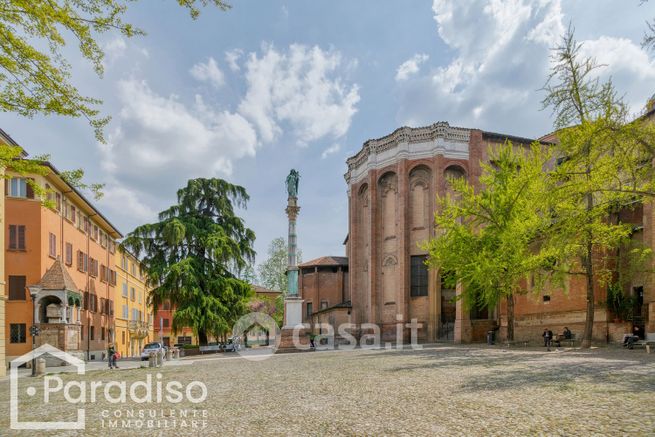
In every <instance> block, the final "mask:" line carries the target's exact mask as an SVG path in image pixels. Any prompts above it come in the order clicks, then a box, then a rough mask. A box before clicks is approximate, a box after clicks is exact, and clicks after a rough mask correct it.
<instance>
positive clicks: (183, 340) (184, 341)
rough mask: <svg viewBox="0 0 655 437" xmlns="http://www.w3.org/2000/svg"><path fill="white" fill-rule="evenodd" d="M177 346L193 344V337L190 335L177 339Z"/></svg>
mask: <svg viewBox="0 0 655 437" xmlns="http://www.w3.org/2000/svg"><path fill="white" fill-rule="evenodd" d="M177 344H191V337H190V336H188V335H185V336H182V337H177Z"/></svg>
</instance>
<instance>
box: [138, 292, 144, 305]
mask: <svg viewBox="0 0 655 437" xmlns="http://www.w3.org/2000/svg"><path fill="white" fill-rule="evenodd" d="M142 302H143V299H142V292H141V290H139V303H142Z"/></svg>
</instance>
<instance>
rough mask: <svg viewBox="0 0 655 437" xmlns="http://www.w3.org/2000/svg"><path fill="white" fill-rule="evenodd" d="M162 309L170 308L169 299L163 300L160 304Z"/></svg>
mask: <svg viewBox="0 0 655 437" xmlns="http://www.w3.org/2000/svg"><path fill="white" fill-rule="evenodd" d="M162 309H163V310H164V311H168V310H170V309H171V303H170V302H169V301H165V302H164V304H163V305H162Z"/></svg>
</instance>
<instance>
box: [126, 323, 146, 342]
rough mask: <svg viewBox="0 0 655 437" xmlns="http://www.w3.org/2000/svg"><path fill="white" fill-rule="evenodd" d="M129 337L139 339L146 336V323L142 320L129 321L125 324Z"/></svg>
mask: <svg viewBox="0 0 655 437" xmlns="http://www.w3.org/2000/svg"><path fill="white" fill-rule="evenodd" d="M127 330H128V331H129V332H130V337H133V338H137V339H141V338H145V337H147V336H148V323H147V322H144V321H142V320H130V321H129V322H128V324H127Z"/></svg>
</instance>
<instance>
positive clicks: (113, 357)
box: [107, 343, 118, 369]
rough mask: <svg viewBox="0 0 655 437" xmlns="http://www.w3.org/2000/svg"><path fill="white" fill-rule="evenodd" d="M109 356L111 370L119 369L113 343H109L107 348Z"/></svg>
mask: <svg viewBox="0 0 655 437" xmlns="http://www.w3.org/2000/svg"><path fill="white" fill-rule="evenodd" d="M107 356H108V357H109V368H110V369H114V368H115V369H118V366H117V365H116V349H115V348H114V344H113V343H109V347H108V348H107Z"/></svg>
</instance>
